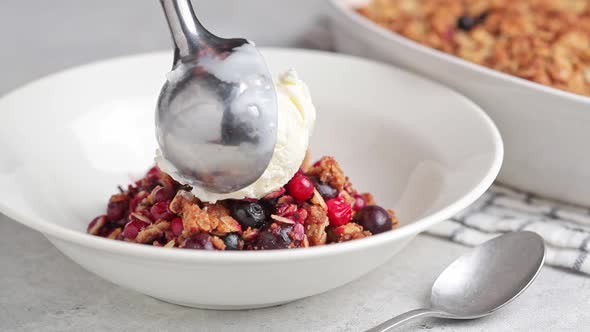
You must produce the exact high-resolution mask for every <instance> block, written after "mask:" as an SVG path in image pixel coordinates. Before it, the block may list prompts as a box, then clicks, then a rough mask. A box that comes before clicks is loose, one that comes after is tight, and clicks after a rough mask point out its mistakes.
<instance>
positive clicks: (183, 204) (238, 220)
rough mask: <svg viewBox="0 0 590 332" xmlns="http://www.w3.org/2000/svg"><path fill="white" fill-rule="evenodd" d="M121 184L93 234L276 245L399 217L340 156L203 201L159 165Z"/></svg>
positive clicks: (331, 238) (160, 242) (346, 235)
mask: <svg viewBox="0 0 590 332" xmlns="http://www.w3.org/2000/svg"><path fill="white" fill-rule="evenodd" d="M119 190H120V193H117V194H115V195H113V196H111V198H110V199H109V202H108V204H107V207H106V211H105V214H104V215H101V216H98V217H96V218H94V219H93V220H92V221H91V222H90V223H89V224H88V228H87V232H88V233H89V234H93V235H96V236H101V237H105V238H110V239H115V240H121V241H126V242H133V243H141V244H148V245H154V246H162V247H166V248H172V247H176V248H183V249H197V250H271V249H290V248H299V247H309V246H318V245H326V244H332V243H338V242H344V241H350V240H356V239H361V238H364V237H367V236H371V235H374V234H378V233H383V232H385V231H389V230H392V229H393V228H395V227H396V226H397V225H398V222H397V219H396V218H395V215H394V213H393V211H391V210H385V209H383V208H381V207H379V206H376V205H375V202H374V200H373V196H372V195H371V194H369V193H359V192H357V191H356V190H355V189H354V188H353V187H352V184H351V183H350V182H349V180H348V177H346V176H345V175H344V173H343V172H342V170H341V168H340V166H339V165H338V163H337V162H336V160H335V159H334V158H332V157H324V158H322V159H320V160H319V161H317V162H316V163H315V164H313V165H311V166H306V165H303V166H302V168H301V169H300V170H299V171H298V172H297V173H296V174H295V175H294V176H293V178H292V179H291V180H290V181H289V182H288V183H287V184H286V185H285V186H284V187H281V188H278V189H277V190H275V191H273V192H271V193H269V194H268V195H266V196H265V197H263V198H262V199H251V198H248V199H243V200H223V201H218V202H216V203H214V204H212V203H206V202H201V201H200V200H199V199H198V197H195V196H193V195H192V194H191V192H190V188H189V187H187V186H183V185H181V184H179V183H177V182H176V181H174V180H173V179H172V178H171V177H170V176H169V175H168V174H166V173H164V172H162V171H161V170H160V169H159V168H158V167H153V168H151V169H150V170H149V171H148V172H147V174H146V175H145V176H144V177H143V178H141V179H140V180H138V181H136V182H134V183H133V184H131V185H129V186H128V188H127V190H123V189H122V188H121V187H119Z"/></svg>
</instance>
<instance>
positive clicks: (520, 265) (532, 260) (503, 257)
mask: <svg viewBox="0 0 590 332" xmlns="http://www.w3.org/2000/svg"><path fill="white" fill-rule="evenodd" d="M544 260H545V244H544V241H543V238H542V237H540V236H539V235H537V234H536V233H533V232H527V231H522V232H513V233H507V234H504V235H502V236H499V237H496V238H494V239H492V240H489V241H487V242H485V243H484V244H482V245H480V246H479V247H477V248H475V249H474V250H472V251H471V252H469V253H467V254H464V255H463V256H461V257H459V258H458V259H457V260H455V261H454V262H453V263H452V264H451V265H449V266H448V267H447V268H446V269H445V270H444V271H443V272H442V273H441V274H440V275H439V277H438V278H437V279H436V281H435V282H434V285H433V286H432V293H431V295H430V303H431V308H428V309H416V310H412V311H409V312H406V313H404V314H401V315H399V316H397V317H394V318H392V319H390V320H388V321H386V322H384V323H382V324H380V325H378V326H376V327H374V328H372V329H370V330H369V331H370V332H378V331H379V332H383V331H389V330H391V329H393V328H394V327H397V326H399V325H401V324H404V323H406V322H408V321H410V320H412V319H415V318H419V317H439V318H449V319H473V318H479V317H483V316H487V315H489V314H491V313H493V312H494V311H496V310H498V309H500V308H502V307H503V306H505V305H506V304H508V303H510V302H511V301H512V300H514V299H515V298H516V297H518V296H519V295H520V294H522V292H523V291H524V290H525V289H526V288H527V287H528V286H529V285H530V284H531V283H532V282H533V281H534V280H535V278H536V277H537V275H538V274H539V271H540V270H541V267H542V266H543V262H544Z"/></svg>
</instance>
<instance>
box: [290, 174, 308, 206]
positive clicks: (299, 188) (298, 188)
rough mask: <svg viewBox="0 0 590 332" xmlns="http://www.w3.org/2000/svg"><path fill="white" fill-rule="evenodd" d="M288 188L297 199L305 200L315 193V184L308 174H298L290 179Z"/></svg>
mask: <svg viewBox="0 0 590 332" xmlns="http://www.w3.org/2000/svg"><path fill="white" fill-rule="evenodd" d="M287 190H289V194H291V196H293V197H295V199H296V200H298V201H301V202H304V201H307V200H308V199H310V198H311V196H312V195H313V190H314V186H313V183H312V182H311V180H310V179H309V178H308V177H307V176H305V175H301V174H298V175H295V176H294V177H293V178H292V179H291V181H289V183H288V184H287Z"/></svg>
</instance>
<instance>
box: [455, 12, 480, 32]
mask: <svg viewBox="0 0 590 332" xmlns="http://www.w3.org/2000/svg"><path fill="white" fill-rule="evenodd" d="M477 23H478V20H477V19H475V18H473V17H471V16H467V15H462V16H459V18H458V19H457V27H458V28H459V29H461V30H465V31H469V30H471V29H473V28H474V27H475V26H476V25H477Z"/></svg>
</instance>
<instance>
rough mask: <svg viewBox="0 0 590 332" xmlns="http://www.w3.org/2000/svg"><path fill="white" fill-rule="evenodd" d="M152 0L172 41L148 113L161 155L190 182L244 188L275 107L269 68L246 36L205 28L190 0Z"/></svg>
mask: <svg viewBox="0 0 590 332" xmlns="http://www.w3.org/2000/svg"><path fill="white" fill-rule="evenodd" d="M160 2H161V4H162V8H163V9H164V14H165V15H166V19H167V21H168V26H169V28H170V32H171V34H172V40H173V41H174V45H175V51H174V63H173V67H172V71H171V72H170V73H169V74H168V75H167V81H166V83H165V84H164V86H163V87H162V91H161V93H160V97H159V100H158V107H157V111H156V136H157V140H158V144H159V147H160V150H161V153H162V157H163V158H164V159H165V160H167V162H168V163H169V165H171V166H173V168H175V169H176V170H177V171H176V172H172V173H176V174H173V175H177V176H178V177H177V178H181V179H183V180H184V181H186V182H187V183H188V184H190V185H192V186H196V187H201V188H205V189H207V190H209V191H212V192H216V193H227V192H232V191H236V190H238V189H241V188H244V187H246V186H247V185H249V184H251V183H252V182H254V181H255V180H256V179H258V178H259V177H260V176H261V175H262V173H263V172H264V170H265V169H266V167H267V166H268V164H269V162H270V159H271V157H272V154H273V150H274V145H275V141H276V135H277V133H276V127H277V113H278V110H277V108H278V106H277V96H276V92H275V90H274V85H273V81H272V76H271V74H270V71H269V70H268V67H267V66H266V63H265V61H264V59H263V57H262V55H260V53H259V52H258V50H257V49H256V47H255V46H254V44H253V43H252V42H249V41H248V40H245V39H224V38H220V37H217V36H215V35H213V34H212V33H210V32H209V31H207V30H206V29H205V28H204V27H203V26H202V25H201V24H200V23H199V21H198V20H197V18H196V16H195V13H194V11H193V8H192V6H191V3H190V0H160Z"/></svg>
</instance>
